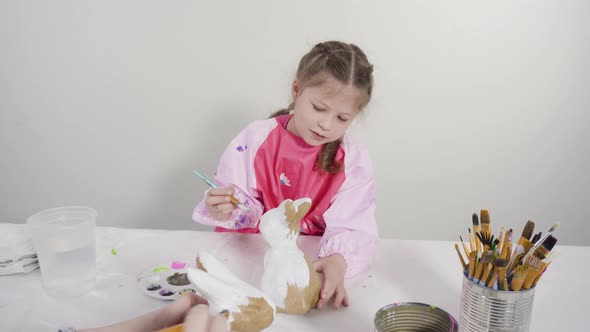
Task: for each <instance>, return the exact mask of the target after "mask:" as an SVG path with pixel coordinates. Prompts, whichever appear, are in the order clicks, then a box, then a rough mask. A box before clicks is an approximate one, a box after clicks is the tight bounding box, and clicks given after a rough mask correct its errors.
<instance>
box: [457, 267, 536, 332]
mask: <svg viewBox="0 0 590 332" xmlns="http://www.w3.org/2000/svg"><path fill="white" fill-rule="evenodd" d="M461 293H462V294H461V313H460V319H459V322H460V323H459V324H460V325H461V332H482V331H497V332H517V331H518V332H525V331H529V326H530V322H531V315H532V311H533V300H534V298H535V288H531V289H528V290H522V291H518V292H514V291H501V290H494V289H492V288H487V287H485V286H482V285H479V284H476V283H475V282H474V281H473V280H470V279H469V277H468V276H467V275H465V274H463V288H462V292H461Z"/></svg>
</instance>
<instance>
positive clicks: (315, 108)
mask: <svg viewBox="0 0 590 332" xmlns="http://www.w3.org/2000/svg"><path fill="white" fill-rule="evenodd" d="M312 105H313V109H314V110H316V111H318V112H323V111H325V110H324V109H323V108H320V107H318V106H316V105H314V104H312Z"/></svg>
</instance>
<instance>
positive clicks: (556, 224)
mask: <svg viewBox="0 0 590 332" xmlns="http://www.w3.org/2000/svg"><path fill="white" fill-rule="evenodd" d="M557 228H559V223H555V224H553V226H551V228H550V229H549V233H553V232H555V230H556V229H557Z"/></svg>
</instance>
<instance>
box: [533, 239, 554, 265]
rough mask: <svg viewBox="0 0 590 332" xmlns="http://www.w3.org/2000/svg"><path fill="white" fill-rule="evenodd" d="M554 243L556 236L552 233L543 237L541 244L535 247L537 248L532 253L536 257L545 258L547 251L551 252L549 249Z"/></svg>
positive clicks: (551, 248)
mask: <svg viewBox="0 0 590 332" xmlns="http://www.w3.org/2000/svg"><path fill="white" fill-rule="evenodd" d="M556 243H557V238H556V237H554V236H553V235H549V236H548V237H547V238H546V239H545V241H543V243H542V244H541V246H540V247H539V248H537V250H536V251H535V252H534V253H533V255H535V256H536V257H539V258H540V259H545V258H547V256H548V255H549V253H551V250H553V247H555V244H556Z"/></svg>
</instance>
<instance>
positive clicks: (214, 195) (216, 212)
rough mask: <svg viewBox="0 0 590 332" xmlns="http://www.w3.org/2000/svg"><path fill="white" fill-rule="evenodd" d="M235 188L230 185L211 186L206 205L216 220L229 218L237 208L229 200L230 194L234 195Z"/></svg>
mask: <svg viewBox="0 0 590 332" xmlns="http://www.w3.org/2000/svg"><path fill="white" fill-rule="evenodd" d="M233 193H234V188H233V187H232V186H228V187H225V188H211V189H210V190H209V191H208V192H207V197H206V198H205V205H206V206H207V211H209V213H210V214H211V215H212V216H213V218H214V219H215V220H219V221H222V220H227V219H229V218H230V217H231V214H232V212H233V211H234V209H235V208H236V206H235V205H233V204H232V203H231V202H230V200H229V195H233Z"/></svg>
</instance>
